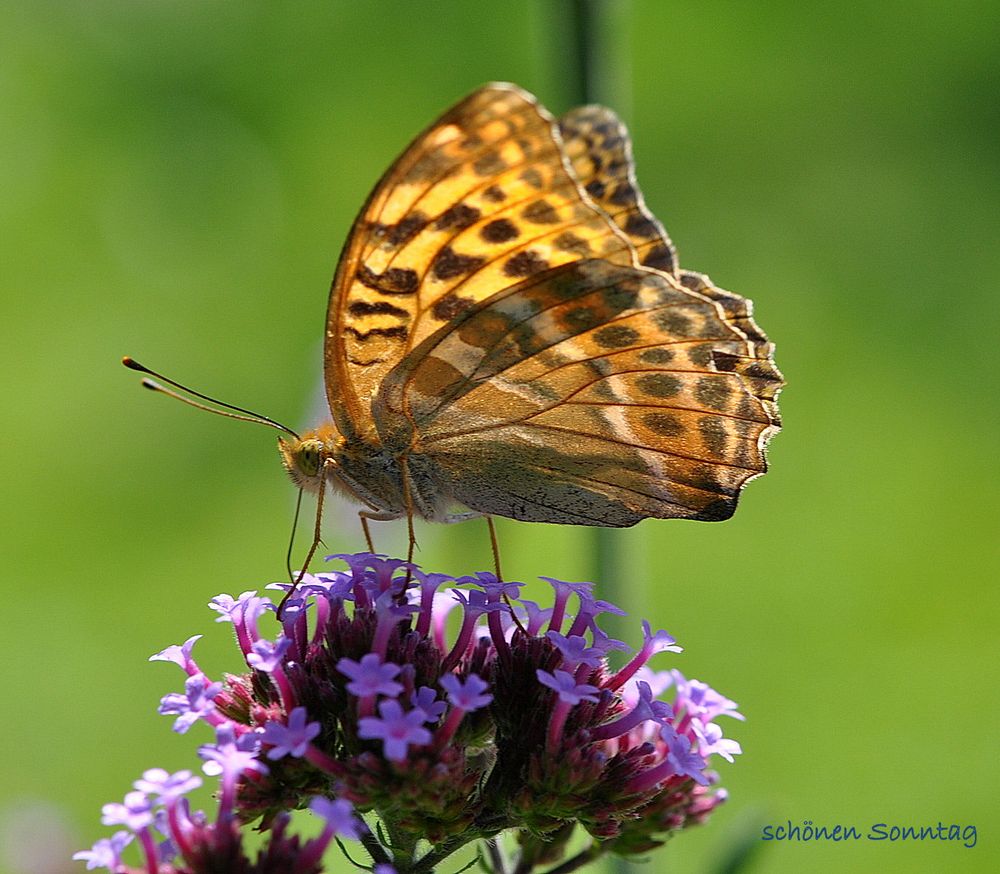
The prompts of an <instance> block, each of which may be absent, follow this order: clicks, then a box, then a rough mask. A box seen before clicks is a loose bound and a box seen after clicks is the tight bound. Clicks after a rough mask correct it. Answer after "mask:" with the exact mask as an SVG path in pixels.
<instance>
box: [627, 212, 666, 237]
mask: <svg viewBox="0 0 1000 874" xmlns="http://www.w3.org/2000/svg"><path fill="white" fill-rule="evenodd" d="M625 231H626V233H629V234H632V235H633V236H636V237H643V238H644V239H650V238H651V237H657V236H659V234H660V229H659V228H658V227H657V226H656V222H654V221H653V220H652V219H651V218H649V217H648V216H644V215H643V214H642V213H641V212H634V213H632V215H630V216H629V217H628V219H626V221H625Z"/></svg>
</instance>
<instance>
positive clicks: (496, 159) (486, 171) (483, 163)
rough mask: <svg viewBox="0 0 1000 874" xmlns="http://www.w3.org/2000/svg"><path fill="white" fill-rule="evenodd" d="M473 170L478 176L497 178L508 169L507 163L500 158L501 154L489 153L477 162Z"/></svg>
mask: <svg viewBox="0 0 1000 874" xmlns="http://www.w3.org/2000/svg"><path fill="white" fill-rule="evenodd" d="M472 169H473V170H475V172H476V175H477V176H496V175H497V173H501V172H503V171H504V170H506V169H507V162H506V161H504V159H503V158H501V157H500V153H499V152H487V153H486V154H485V155H483V156H481V157H479V158H477V159H476V160H475V162H474V163H473V165H472Z"/></svg>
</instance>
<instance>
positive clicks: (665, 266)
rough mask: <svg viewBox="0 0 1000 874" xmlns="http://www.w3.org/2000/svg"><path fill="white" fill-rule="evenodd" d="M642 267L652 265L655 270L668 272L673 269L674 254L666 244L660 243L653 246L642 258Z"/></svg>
mask: <svg viewBox="0 0 1000 874" xmlns="http://www.w3.org/2000/svg"><path fill="white" fill-rule="evenodd" d="M642 265H643V266H644V267H652V268H653V269H655V270H664V271H666V272H668V273H670V272H672V271H673V269H674V256H673V254H672V253H671V251H670V249H669V248H668V247H667V246H664V245H663V244H662V243H660V244H657V245H656V246H653V248H652V249H650V250H649V251H648V252H647V253H646V256H645V257H644V258H643V259H642Z"/></svg>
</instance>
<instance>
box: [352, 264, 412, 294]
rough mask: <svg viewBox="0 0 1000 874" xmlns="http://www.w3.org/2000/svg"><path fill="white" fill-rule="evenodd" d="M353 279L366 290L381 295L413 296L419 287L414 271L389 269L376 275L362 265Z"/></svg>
mask: <svg viewBox="0 0 1000 874" xmlns="http://www.w3.org/2000/svg"><path fill="white" fill-rule="evenodd" d="M355 279H357V280H358V282H360V283H361V284H362V285H364V286H366V287H367V288H374V289H375V290H376V291H379V292H381V293H382V294H413V293H414V292H415V291H416V290H417V288H418V287H419V286H420V278H419V277H418V276H417V272H416V271H415V270H410V269H409V268H403V267H390V268H389V269H388V270H386V271H385V273H376V272H375V271H374V270H372V269H371V268H370V267H368V266H367V265H366V264H362V265H361V267H359V268H358V272H357V273H356V274H355Z"/></svg>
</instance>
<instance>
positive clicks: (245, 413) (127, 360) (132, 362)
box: [122, 355, 302, 440]
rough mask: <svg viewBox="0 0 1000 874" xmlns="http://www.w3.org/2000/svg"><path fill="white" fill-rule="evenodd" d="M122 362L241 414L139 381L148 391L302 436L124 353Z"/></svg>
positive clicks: (278, 423)
mask: <svg viewBox="0 0 1000 874" xmlns="http://www.w3.org/2000/svg"><path fill="white" fill-rule="evenodd" d="M122 364H124V365H125V366H126V367H127V368H128V369H129V370H137V371H139V373H146V374H149V376H155V377H156V378H157V379H162V380H163V381H164V382H165V383H167V385H172V386H173V387H174V388H178V389H180V390H181V391H185V392H187V393H188V394H190V395H194V396H195V397H196V398H201V399H202V400H203V401H208V402H209V403H212V404H216V405H217V406H220V407H225V409H227V410H234V411H235V412H236V413H242V414H243V415H239V416H238V415H235V414H234V413H225V412H223V411H222V410H216V409H214V408H213V407H209V406H206V405H205V404H199V403H198V402H197V401H193V400H191V398H186V397H184V395H181V394H178V393H177V392H175V391H171V390H170V389H168V388H164V386H162V385H160V384H159V383H158V382H154V381H153V380H152V379H144V380H143V381H142V383H141V385H142V387H143V388H148V389H149V390H150V391H157V392H160V394H165V395H167V396H168V397H172V398H176V399H177V400H179V401H183V402H184V403H185V404H188V405H189V406H192V407H195V408H196V409H199V410H206V411H208V412H209V413H215V414H216V415H217V416H225V417H226V418H227V419H238V420H239V421H241V422H256V423H257V424H258V425H267V426H268V427H269V428H276V429H277V430H279V431H284V432H285V433H286V434H291V436H292V437H294V438H295V439H296V440H300V439H302V438H300V437H299V435H298V434H296V433H295V432H294V431H293V430H292V429H291V428H289V427H288V426H287V425H282V424H281V422H276V421H275V420H274V419H271V418H269V417H268V416H263V415H261V414H260V413H255V412H254V411H253V410H245V409H243V407H236V406H233V405H232V404H227V403H225V402H224V401H220V400H216V399H215V398H213V397H209V396H208V395H204V394H202V393H201V392H199V391H195V390H194V389H193V388H188V387H187V386H186V385H181V383H179V382H175V381H174V380H172V379H170V378H168V377H166V376H164V375H163V374H162V373H157V372H156V371H155V370H150V369H149V368H148V367H146V366H145V365H144V364H140V363H139V362H138V361H136V360H135V359H134V358H130V357H129V356H128V355H126V356H125V357H124V358H122Z"/></svg>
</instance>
